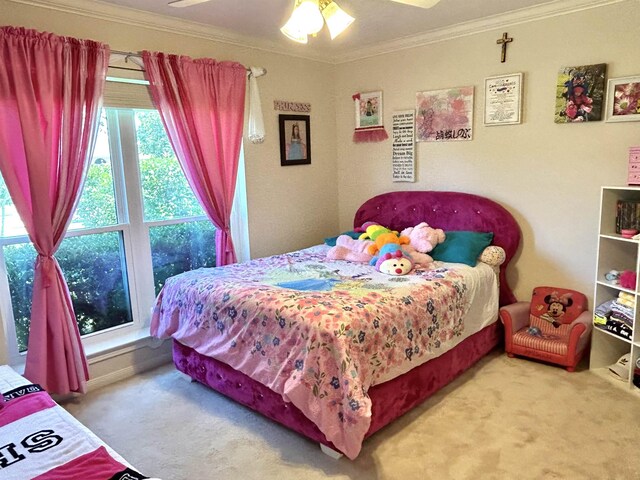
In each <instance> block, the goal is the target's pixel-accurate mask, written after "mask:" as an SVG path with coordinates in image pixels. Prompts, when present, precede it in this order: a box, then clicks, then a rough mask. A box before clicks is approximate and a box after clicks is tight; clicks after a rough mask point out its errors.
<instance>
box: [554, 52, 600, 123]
mask: <svg viewBox="0 0 640 480" xmlns="http://www.w3.org/2000/svg"><path fill="white" fill-rule="evenodd" d="M606 69H607V64H606V63H599V64H596V65H581V66H577V67H563V68H561V69H560V72H559V73H558V83H557V85H556V113H555V122H556V123H580V122H593V121H597V120H601V119H602V107H603V101H604V77H605V73H606Z"/></svg>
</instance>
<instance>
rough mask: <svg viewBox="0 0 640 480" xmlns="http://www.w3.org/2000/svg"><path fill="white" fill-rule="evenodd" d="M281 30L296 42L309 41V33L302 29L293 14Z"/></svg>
mask: <svg viewBox="0 0 640 480" xmlns="http://www.w3.org/2000/svg"><path fill="white" fill-rule="evenodd" d="M280 31H281V32H282V33H283V34H284V35H285V36H286V37H288V38H290V39H291V40H293V41H294V42H298V43H307V34H306V33H305V32H303V31H301V30H300V28H299V26H298V25H297V23H296V22H295V21H294V18H293V16H291V18H290V19H289V21H288V22H287V23H285V24H284V27H282V28H281V29H280Z"/></svg>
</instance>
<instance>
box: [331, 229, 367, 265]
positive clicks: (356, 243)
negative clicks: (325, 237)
mask: <svg viewBox="0 0 640 480" xmlns="http://www.w3.org/2000/svg"><path fill="white" fill-rule="evenodd" d="M370 245H373V242H372V241H371V240H355V239H353V238H351V237H350V236H349V235H340V236H339V237H338V238H337V239H336V246H335V247H331V249H329V251H328V252H327V258H328V259H329V260H349V261H351V262H365V263H366V262H368V261H370V260H371V255H370V254H369V253H367V247H369V246H370Z"/></svg>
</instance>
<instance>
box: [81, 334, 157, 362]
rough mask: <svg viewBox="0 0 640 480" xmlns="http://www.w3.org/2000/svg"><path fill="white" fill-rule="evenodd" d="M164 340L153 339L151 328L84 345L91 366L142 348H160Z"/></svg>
mask: <svg viewBox="0 0 640 480" xmlns="http://www.w3.org/2000/svg"><path fill="white" fill-rule="evenodd" d="M163 342H164V340H160V339H158V338H155V337H152V336H151V334H150V333H149V327H146V328H141V329H139V330H133V331H130V332H127V333H125V334H122V335H118V336H116V337H112V338H109V339H105V340H101V341H92V342H91V343H90V344H88V345H86V344H85V345H84V353H85V355H86V356H87V362H88V363H89V365H91V364H92V363H94V362H98V361H102V360H105V359H107V358H110V357H113V356H115V355H120V354H122V353H125V352H129V351H132V350H136V349H138V348H140V347H149V348H153V349H155V348H158V347H159V346H160V345H162V343H163Z"/></svg>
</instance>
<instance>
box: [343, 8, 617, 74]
mask: <svg viewBox="0 0 640 480" xmlns="http://www.w3.org/2000/svg"><path fill="white" fill-rule="evenodd" d="M626 1H629V0H570V1H567V0H554V1H552V2H549V3H545V4H543V5H538V6H535V7H528V8H522V9H519V10H514V11H513V12H508V13H503V14H499V15H493V16H490V17H485V18H482V19H479V20H472V21H469V22H463V23H458V24H456V25H451V26H449V27H445V28H441V29H438V30H431V31H429V32H426V33H421V34H418V35H411V36H407V37H403V38H399V39H397V40H392V41H388V42H379V43H376V44H373V45H369V46H367V47H365V48H361V49H358V50H351V51H350V52H348V53H345V54H337V55H334V56H333V63H335V64H340V63H347V62H352V61H355V60H361V59H363V58H370V57H375V56H378V55H385V54H387V53H393V52H397V51H400V50H406V49H410V48H415V47H420V46H423V45H428V44H431V43H437V42H443V41H446V40H451V39H454V38H460V37H466V36H468V35H474V34H477V33H482V32H486V31H490V30H495V29H498V28H506V27H510V26H513V25H518V24H521V23H528V22H535V21H538V20H544V19H546V18H551V17H556V16H560V15H568V14H571V13H576V12H580V11H583V10H589V9H592V8H598V7H603V6H606V5H612V4H614V3H621V2H626Z"/></svg>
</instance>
